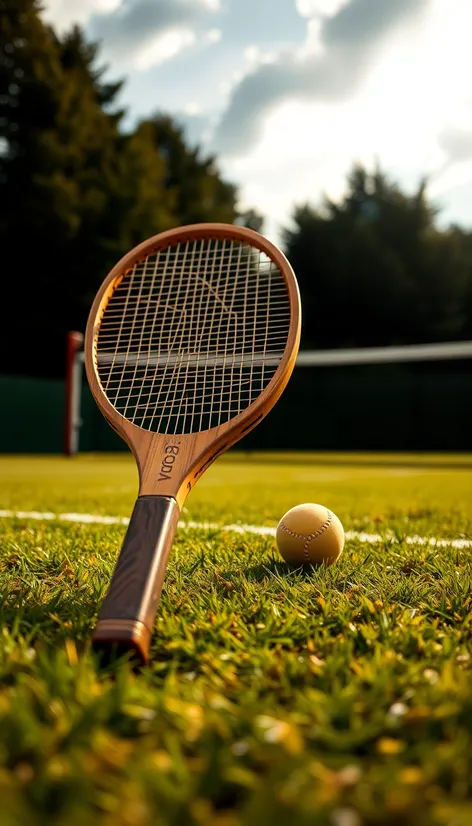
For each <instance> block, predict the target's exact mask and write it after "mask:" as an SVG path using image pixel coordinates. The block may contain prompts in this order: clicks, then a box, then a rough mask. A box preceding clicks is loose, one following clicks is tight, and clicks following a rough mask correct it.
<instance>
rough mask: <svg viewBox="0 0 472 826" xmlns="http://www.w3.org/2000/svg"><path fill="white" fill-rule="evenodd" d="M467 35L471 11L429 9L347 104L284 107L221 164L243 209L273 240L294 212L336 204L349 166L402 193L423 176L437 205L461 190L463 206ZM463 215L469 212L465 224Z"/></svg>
mask: <svg viewBox="0 0 472 826" xmlns="http://www.w3.org/2000/svg"><path fill="white" fill-rule="evenodd" d="M471 30H472V4H471V5H470V6H469V5H468V4H467V5H466V4H464V3H462V0H433V2H432V3H431V7H430V13H429V15H428V17H427V18H426V19H425V20H424V21H423V25H422V27H421V28H419V27H417V26H412V27H411V28H410V29H402V30H401V32H398V34H397V35H395V36H394V37H393V38H392V39H391V41H390V42H389V44H388V48H384V49H382V50H378V51H377V53H376V54H375V60H373V61H372V63H371V66H370V69H369V72H368V75H367V79H366V82H365V84H364V86H363V88H362V89H361V90H359V92H358V93H357V94H356V95H355V96H354V98H353V99H351V100H350V101H344V102H342V103H338V104H336V103H335V104H333V103H326V104H321V103H309V102H296V101H294V100H291V101H290V100H287V101H286V102H284V103H282V104H280V105H279V106H277V108H276V109H274V110H273V111H272V112H271V113H270V114H268V115H267V116H266V117H265V119H264V124H263V130H262V134H261V137H260V139H259V141H258V143H257V145H256V146H254V148H253V149H252V150H251V151H250V152H246V153H245V154H243V155H241V156H240V157H235V158H226V159H225V164H224V169H225V171H226V170H229V173H230V175H231V177H232V178H233V179H234V180H236V181H239V182H240V183H241V185H242V199H243V202H244V203H248V204H249V203H252V204H253V205H254V206H256V207H257V208H258V209H260V210H261V211H262V212H263V213H265V214H266V215H268V216H269V221H268V228H267V231H268V234H269V235H271V237H272V238H273V239H274V240H277V235H278V227H279V225H280V224H284V225H287V223H288V216H289V215H290V213H291V212H292V210H293V204H294V203H296V202H298V203H301V202H304V201H306V200H309V201H311V202H313V203H315V204H317V203H319V201H320V198H321V196H322V194H323V193H327V194H328V195H329V196H330V197H335V198H337V197H340V196H341V195H342V193H343V191H344V187H345V181H346V174H347V173H348V171H349V170H350V168H351V167H352V164H353V163H354V162H355V161H360V162H361V163H364V164H365V165H367V166H369V167H370V168H372V166H373V165H374V164H375V163H376V162H377V160H378V161H379V162H380V164H381V166H382V168H384V169H385V170H386V171H387V172H388V173H389V174H391V175H392V177H393V178H395V179H396V180H398V181H399V182H400V184H401V185H402V186H404V187H405V188H406V189H407V190H409V191H411V190H412V189H414V188H415V187H416V186H417V185H418V182H419V180H420V178H421V177H422V176H423V175H427V176H430V177H431V185H430V189H429V191H430V195H431V197H432V198H434V199H438V200H439V202H440V203H441V204H444V201H442V200H441V196H444V198H445V199H448V200H452V201H453V200H454V195H453V193H454V189H455V188H459V187H462V188H463V187H464V185H465V184H466V183H467V181H468V182H469V187H470V190H469V191H470V200H471V201H472V159H471V158H470V154H472V84H471V81H470V71H469V69H468V67H469V64H470V44H469V33H470V31H471ZM448 126H452V127H453V129H450V130H449V131H447V127H448ZM468 135H470V137H471V142H470V144H469V145H470V146H471V152H470V154H469V157H466V156H467V152H466V150H467V136H468ZM447 139H448V140H447ZM447 150H449V151H450V154H449V155H448V151H447ZM459 202H460V203H461V204H462V205H464V203H465V196H464V195H462V198H461V199H459V198H458V199H457V203H458V204H459ZM446 206H447V201H446ZM470 215H471V213H470V208H469V217H468V218H466V221H467V223H468V224H469V225H470V224H471V223H472V221H471V217H470ZM447 216H448V219H451V215H450V213H449V212H448V213H447ZM456 220H457V219H456Z"/></svg>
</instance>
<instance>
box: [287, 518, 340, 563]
mask: <svg viewBox="0 0 472 826" xmlns="http://www.w3.org/2000/svg"><path fill="white" fill-rule="evenodd" d="M275 538H276V542H277V547H278V549H279V551H280V553H281V554H282V556H283V558H284V559H285V561H286V562H291V563H292V564H294V565H320V564H321V563H322V562H325V563H326V564H327V565H332V564H333V562H336V560H337V559H338V557H339V556H340V554H341V552H342V549H343V547H344V528H343V526H342V524H341V522H340V521H339V519H338V517H337V516H336V514H335V513H333V512H332V511H330V510H329V509H328V508H325V506H324V505H313V504H311V503H307V504H305V505H296V506H295V507H294V508H291V509H290V510H289V511H287V513H286V514H285V515H284V516H282V519H281V520H280V522H279V524H278V525H277V532H276V534H275Z"/></svg>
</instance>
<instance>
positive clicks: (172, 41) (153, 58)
mask: <svg viewBox="0 0 472 826" xmlns="http://www.w3.org/2000/svg"><path fill="white" fill-rule="evenodd" d="M195 40H196V35H195V32H193V31H192V30H191V29H184V28H175V29H168V30H167V31H166V32H163V33H162V34H158V35H156V37H155V38H154V39H153V40H150V41H149V42H147V43H146V44H145V45H143V46H142V47H141V49H140V50H139V51H136V53H135V56H134V65H135V67H136V68H137V69H149V67H150V66H158V65H159V64H160V63H164V62H165V61H166V60H170V59H171V58H172V57H175V55H176V54H178V53H179V52H181V51H182V50H183V49H186V48H187V47H188V46H191V45H192V44H193V43H195Z"/></svg>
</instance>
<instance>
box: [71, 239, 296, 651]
mask: <svg viewBox="0 0 472 826" xmlns="http://www.w3.org/2000/svg"><path fill="white" fill-rule="evenodd" d="M300 315H301V312H300V298H299V293H298V287H297V283H296V280H295V276H294V274H293V272H292V269H291V267H290V265H289V263H288V261H287V260H286V258H285V256H284V255H283V253H282V252H280V250H278V249H277V248H276V247H275V246H274V245H273V244H271V243H270V242H269V241H267V240H266V239H265V238H263V236H261V235H259V233H256V232H254V231H253V230H249V229H245V228H242V227H236V226H233V225H231V224H228V225H227V224H196V225H194V226H188V227H180V228H178V229H175V230H170V231H168V232H164V233H161V234H160V235H157V236H155V237H154V238H150V239H149V240H148V241H145V242H144V243H143V244H140V245H139V246H138V247H136V248H135V249H133V250H131V252H129V253H128V254H127V255H126V256H125V257H124V258H123V259H122V260H121V261H120V262H119V263H118V264H117V265H116V266H115V267H114V269H113V270H112V271H111V272H110V274H109V275H108V276H107V278H106V279H105V281H104V282H103V284H102V286H101V288H100V290H99V292H98V294H97V297H96V299H95V301H94V304H93V306H92V309H91V311H90V316H89V320H88V325H87V332H86V337H85V363H86V370H87V377H88V380H89V384H90V387H91V390H92V393H93V395H94V397H95V400H96V402H97V404H98V405H99V407H100V409H101V410H102V412H103V414H104V416H105V417H106V418H107V420H108V421H109V423H110V424H111V426H112V427H113V428H114V429H115V430H116V431H117V432H118V433H119V434H120V436H121V437H122V438H123V439H124V440H125V441H126V442H127V444H128V445H129V447H130V448H131V450H132V452H133V454H134V457H135V459H136V462H137V465H138V470H139V479H140V486H139V495H138V499H137V501H136V504H135V507H134V510H133V514H132V517H131V521H130V524H129V527H128V530H127V533H126V536H125V539H124V543H123V547H122V550H121V553H120V556H119V558H118V562H117V565H116V568H115V571H114V573H113V577H112V581H111V584H110V587H109V590H108V593H107V596H106V598H105V600H104V603H103V606H102V609H101V612H100V616H99V619H98V624H97V627H96V629H95V632H94V634H93V645H94V647H95V648H98V649H101V650H102V649H105V650H108V651H110V650H111V649H112V648H114V649H116V650H117V652H118V653H121V652H123V651H131V652H132V653H133V654H134V656H135V657H136V658H137V659H138V660H139V661H140V662H141V663H145V662H147V660H148V656H149V646H150V640H151V632H152V627H153V623H154V619H155V614H156V610H157V604H158V600H159V596H160V593H161V590H162V583H163V579H164V574H165V568H166V564H167V558H168V555H169V551H170V548H171V544H172V539H173V536H174V533H175V531H176V528H177V522H178V518H179V514H180V510H181V508H182V505H183V503H184V501H185V499H186V497H187V495H188V494H189V492H190V490H191V489H192V487H193V486H194V484H195V483H196V482H197V481H198V479H199V478H200V476H201V475H202V473H203V472H204V471H205V470H206V469H207V468H208V467H209V466H210V465H211V464H212V462H213V461H214V460H215V459H216V458H217V457H218V456H219V455H220V454H221V453H223V452H224V451H225V450H227V449H228V448H229V447H230V446H231V445H233V444H234V443H235V442H236V441H238V439H240V438H242V437H243V436H244V435H245V434H246V433H248V432H249V431H250V430H252V428H253V427H255V426H256V425H257V424H258V423H259V422H260V421H261V420H262V419H263V418H264V416H265V415H266V413H268V412H269V410H270V409H271V408H272V407H273V405H274V404H275V403H276V401H277V399H278V398H279V397H280V395H281V393H282V392H283V390H284V388H285V386H286V384H287V382H288V380H289V378H290V375H291V373H292V370H293V367H294V365H295V360H296V356H297V352H298V346H299V341H300Z"/></svg>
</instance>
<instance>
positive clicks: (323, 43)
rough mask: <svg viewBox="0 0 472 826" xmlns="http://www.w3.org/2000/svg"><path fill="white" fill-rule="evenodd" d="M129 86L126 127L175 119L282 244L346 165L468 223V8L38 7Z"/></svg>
mask: <svg viewBox="0 0 472 826" xmlns="http://www.w3.org/2000/svg"><path fill="white" fill-rule="evenodd" d="M43 3H44V7H45V9H44V16H45V17H46V18H47V20H48V21H49V22H51V23H52V24H53V25H54V26H55V28H56V29H57V30H58V31H61V32H63V31H66V30H67V29H68V28H69V27H70V26H71V25H73V24H74V23H80V24H81V25H82V26H83V27H84V29H85V31H86V33H87V35H88V36H89V37H90V38H91V39H93V40H96V41H99V42H100V43H101V47H102V48H101V56H102V60H103V62H105V63H107V65H108V66H109V77H110V78H111V79H113V78H125V79H126V83H125V86H124V89H123V91H122V93H121V101H120V102H123V103H124V104H125V105H126V107H127V110H128V116H127V123H128V124H129V125H132V124H133V123H134V122H135V120H136V119H138V118H142V117H147V116H150V115H152V114H153V113H154V112H156V111H161V112H168V113H171V114H173V115H174V116H175V117H176V118H178V119H179V120H180V121H181V122H182V123H183V124H184V126H185V129H186V134H187V138H188V140H189V141H190V142H192V143H198V144H200V145H201V146H202V148H203V149H205V151H206V152H207V153H211V154H215V155H216V157H217V159H218V166H219V168H220V171H221V173H222V175H223V177H224V178H225V179H226V180H229V181H231V182H233V183H235V184H237V186H238V188H239V192H240V204H239V205H240V207H241V208H242V209H245V208H249V207H253V208H256V209H257V210H259V211H260V212H262V214H263V215H264V217H265V219H266V223H265V227H264V231H265V234H266V235H268V236H269V237H270V238H271V239H272V240H274V241H276V242H277V241H278V240H279V239H280V232H281V228H283V227H287V226H290V222H291V215H292V214H293V209H294V206H295V205H296V204H302V203H306V202H310V203H312V204H313V205H314V206H317V205H319V204H320V203H321V201H322V198H323V196H324V195H328V196H329V197H330V198H334V199H337V198H340V197H342V195H343V192H344V191H345V186H346V176H347V175H348V173H349V171H350V169H351V168H352V166H353V164H354V163H356V162H360V163H363V164H364V165H366V166H367V167H368V168H370V169H372V168H373V167H374V166H375V165H376V164H379V165H380V166H381V168H382V169H383V170H384V171H385V172H386V173H387V174H388V175H389V176H390V177H391V178H392V179H393V180H395V181H396V182H397V183H399V184H400V185H401V186H402V187H403V188H404V189H405V190H406V191H408V192H411V191H413V190H414V189H415V188H416V187H417V186H418V184H419V182H420V180H421V179H422V178H423V177H424V176H427V178H428V180H429V187H428V191H429V195H430V198H431V199H432V200H433V201H434V203H435V204H436V205H437V206H438V207H439V208H440V210H441V211H440V215H439V221H440V222H441V223H442V224H444V225H447V224H450V223H458V224H460V225H461V226H463V227H466V228H472V49H471V48H470V33H471V31H472V2H471V0H43Z"/></svg>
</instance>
